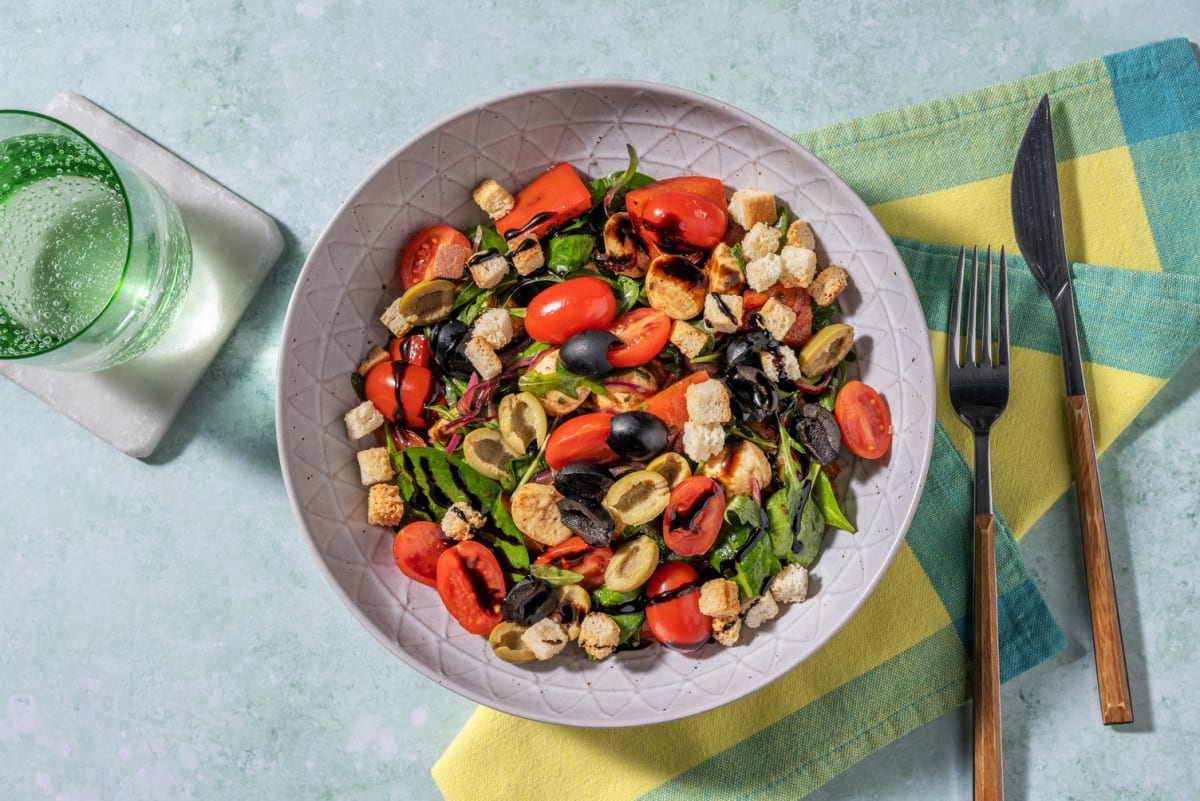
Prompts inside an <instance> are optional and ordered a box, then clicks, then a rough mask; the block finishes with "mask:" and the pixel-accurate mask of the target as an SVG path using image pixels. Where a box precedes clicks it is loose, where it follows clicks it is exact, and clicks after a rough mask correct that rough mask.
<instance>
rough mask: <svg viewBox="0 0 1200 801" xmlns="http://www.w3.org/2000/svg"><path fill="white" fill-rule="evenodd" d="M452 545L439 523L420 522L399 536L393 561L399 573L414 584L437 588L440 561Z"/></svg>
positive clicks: (393, 545)
mask: <svg viewBox="0 0 1200 801" xmlns="http://www.w3.org/2000/svg"><path fill="white" fill-rule="evenodd" d="M453 544H454V541H453V540H448V539H446V536H445V535H444V534H443V533H442V527H441V526H439V525H438V524H437V523H431V522H429V521H427V520H418V521H416V522H415V523H409V524H408V525H407V526H405V527H404V528H402V529H400V531H399V532H397V534H396V539H394V540H392V559H394V560H395V562H396V567H398V568H400V572H401V573H403V574H404V575H406V576H408V577H409V578H410V579H412V580H413V581H419V582H421V583H422V584H428V585H429V586H430V587H436V586H437V563H438V557H440V556H441V555H442V553H443V552H444V551H446V549H447V548H449V547H450V546H451V545H453Z"/></svg>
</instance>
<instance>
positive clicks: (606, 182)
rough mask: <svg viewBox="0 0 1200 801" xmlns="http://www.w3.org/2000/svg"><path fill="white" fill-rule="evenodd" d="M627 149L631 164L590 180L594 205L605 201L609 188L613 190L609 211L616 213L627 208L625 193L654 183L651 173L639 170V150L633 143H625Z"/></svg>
mask: <svg viewBox="0 0 1200 801" xmlns="http://www.w3.org/2000/svg"><path fill="white" fill-rule="evenodd" d="M625 150H626V151H628V153H629V166H628V167H626V168H625V169H624V170H621V171H620V172H614V173H610V174H609V175H606V176H604V177H603V178H597V179H595V180H594V181H589V182H588V191H589V192H591V195H592V206H593V207H596V206H598V205H600V204H601V203H602V202H604V197H605V195H607V194H608V192H609V190H612V192H613V197H612V201H611V202H610V203H609V211H610V212H613V213H616V212H618V211H624V210H625V193H626V192H628V191H629V190H630V189H637V188H638V187H642V186H646V185H647V184H652V183H654V179H653V178H651V177H650V176H649V175H643V174H642V173H640V172H638V171H637V168H638V156H637V151H635V150H634V149H633V146H632V145H628V144H627V145H625Z"/></svg>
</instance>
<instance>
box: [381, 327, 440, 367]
mask: <svg viewBox="0 0 1200 801" xmlns="http://www.w3.org/2000/svg"><path fill="white" fill-rule="evenodd" d="M388 354H389V355H390V356H391V357H392V361H394V362H408V363H409V364H416V365H420V366H421V367H428V366H429V359H430V358H431V357H432V356H433V351H432V350H430V348H429V340H428V339H427V338H426V337H425V335H424V334H413V335H412V336H407V337H395V338H393V339H392V341H391V342H389V343H388Z"/></svg>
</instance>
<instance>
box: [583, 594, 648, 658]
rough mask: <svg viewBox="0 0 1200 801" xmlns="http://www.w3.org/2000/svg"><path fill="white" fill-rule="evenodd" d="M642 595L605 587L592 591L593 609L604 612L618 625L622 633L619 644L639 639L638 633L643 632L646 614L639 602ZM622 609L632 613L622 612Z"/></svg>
mask: <svg viewBox="0 0 1200 801" xmlns="http://www.w3.org/2000/svg"><path fill="white" fill-rule="evenodd" d="M641 595H642V593H641V590H630V591H629V592H617V591H616V590H610V589H609V588H608V587H605V586H601V587H597V588H596V589H594V590H592V605H593V609H595V610H597V611H601V612H604V613H605V614H607V615H608V616H609V617H611V618H612V619H613V622H614V623H616V624H617V629H618V631H620V637H619V639H618V640H617V642H618V644H624V643H626V642H628V641H630V640H635V639H637V637H638V632H640V631H641V630H642V623H643V622H644V621H645V619H646V613H645V612H643V611H641V610H642V606H641V604H640V603H638V602H637V601H638V599H639V598H640V597H641ZM627 605H628V606H627ZM622 609H628V610H630V611H620V610H622Z"/></svg>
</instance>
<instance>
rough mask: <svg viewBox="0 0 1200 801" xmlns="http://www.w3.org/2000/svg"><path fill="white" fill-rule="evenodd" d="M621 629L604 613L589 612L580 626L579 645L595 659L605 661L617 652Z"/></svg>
mask: <svg viewBox="0 0 1200 801" xmlns="http://www.w3.org/2000/svg"><path fill="white" fill-rule="evenodd" d="M620 642H621V628H620V627H619V626H618V625H617V621H615V620H613V619H612V618H611V617H609V616H608V615H606V614H604V613H603V612H589V613H588V616H587V617H585V618H584V619H583V623H581V624H580V626H579V645H580V647H581V648H583V650H585V651H587V654H588V656H590V657H592V658H593V659H604V658H605V657H607V656H609V655H611V654H612V652H613V651H615V650H617V646H618V645H619V644H620Z"/></svg>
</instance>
